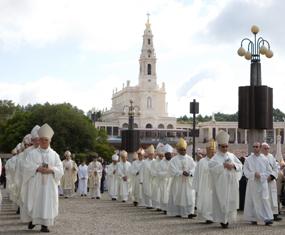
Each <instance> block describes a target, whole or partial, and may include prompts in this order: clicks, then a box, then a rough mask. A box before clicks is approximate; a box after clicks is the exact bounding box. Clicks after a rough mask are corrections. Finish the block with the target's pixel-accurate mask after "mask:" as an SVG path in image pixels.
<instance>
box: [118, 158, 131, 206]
mask: <svg viewBox="0 0 285 235" xmlns="http://www.w3.org/2000/svg"><path fill="white" fill-rule="evenodd" d="M130 167H131V163H130V162H128V161H126V162H119V163H118V166H117V170H118V177H119V196H120V198H121V199H122V200H124V201H127V200H128V196H129V193H130V186H129V184H130ZM123 177H127V180H123Z"/></svg>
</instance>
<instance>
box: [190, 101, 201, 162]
mask: <svg viewBox="0 0 285 235" xmlns="http://www.w3.org/2000/svg"><path fill="white" fill-rule="evenodd" d="M190 113H192V114H193V131H192V137H193V148H192V157H193V159H194V160H195V137H196V114H198V113H199V103H198V102H196V100H195V99H193V102H190Z"/></svg>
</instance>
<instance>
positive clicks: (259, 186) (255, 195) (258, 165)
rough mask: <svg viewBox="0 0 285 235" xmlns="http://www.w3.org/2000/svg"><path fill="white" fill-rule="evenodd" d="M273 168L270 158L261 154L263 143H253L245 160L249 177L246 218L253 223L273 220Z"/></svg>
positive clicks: (245, 172) (246, 195) (245, 209)
mask: <svg viewBox="0 0 285 235" xmlns="http://www.w3.org/2000/svg"><path fill="white" fill-rule="evenodd" d="M271 174H272V170H271V167H270V164H269V161H268V159H267V158H266V157H265V156H264V155H263V154H261V144H260V143H259V142H255V143H254V144H253V153H252V154H251V155H250V156H249V157H247V158H246V160H245V162H244V175H245V177H246V178H247V179H248V181H247V185H246V194H245V205H244V219H245V220H247V221H250V222H251V223H252V224H257V222H258V221H262V222H264V223H265V225H271V224H272V223H273V222H272V220H273V213H272V210H271V205H270V200H269V199H270V198H269V189H268V179H270V178H271Z"/></svg>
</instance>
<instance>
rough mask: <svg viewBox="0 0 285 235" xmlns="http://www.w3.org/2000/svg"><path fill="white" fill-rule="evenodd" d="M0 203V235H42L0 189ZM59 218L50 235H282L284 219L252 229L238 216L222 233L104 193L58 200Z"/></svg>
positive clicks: (216, 227)
mask: <svg viewBox="0 0 285 235" xmlns="http://www.w3.org/2000/svg"><path fill="white" fill-rule="evenodd" d="M2 194H3V202H2V206H1V208H0V234H1V235H2V234H3V235H8V234H9V235H14V234H41V233H40V232H39V229H40V226H36V227H35V228H34V229H33V230H28V229H27V225H26V224H24V223H21V221H20V220H19V216H18V215H16V214H15V211H16V207H15V205H13V204H12V203H11V202H10V201H9V200H8V198H7V194H6V192H5V191H4V192H3V189H2ZM59 205H60V214H59V216H58V218H57V220H56V224H55V226H53V227H50V230H51V232H50V233H49V234H63V235H65V234H70V235H77V234H84V235H88V234H96V235H101V234H104V235H105V234H106V235H107V234H108V235H113V234H114V235H128V234H130V235H138V234H146V235H152V234H153V235H160V234H161V235H168V234H169V235H174V234H175V235H177V234H213V235H214V234H219V235H220V234H239V235H242V234H247V235H251V234H259V235H263V234H264V235H265V234H266V235H274V234H278V235H283V234H285V216H284V215H282V217H283V220H282V221H281V222H278V223H274V224H273V226H264V225H257V226H253V225H250V224H248V223H245V222H244V221H242V214H239V215H238V221H237V223H236V224H231V225H230V228H229V229H221V228H220V225H219V224H211V225H206V224H203V223H202V222H201V221H198V220H197V219H181V218H174V217H168V216H166V215H164V214H162V213H161V212H158V211H155V210H148V209H145V208H140V207H139V208H138V207H134V206H133V205H132V204H131V203H130V202H127V203H122V202H118V201H111V200H109V198H108V197H107V194H106V193H104V195H103V197H102V199H101V200H96V199H95V200H94V199H93V200H92V199H89V198H80V197H78V196H75V197H73V198H70V199H64V198H60V204H59Z"/></svg>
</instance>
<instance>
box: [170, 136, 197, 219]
mask: <svg viewBox="0 0 285 235" xmlns="http://www.w3.org/2000/svg"><path fill="white" fill-rule="evenodd" d="M176 149H177V152H178V154H177V155H176V156H175V157H173V158H172V159H171V160H170V166H169V170H170V175H171V176H172V182H171V186H170V191H169V201H168V209H167V215H169V216H177V217H183V218H193V217H195V216H196V215H195V214H194V209H195V199H194V197H193V185H192V180H193V175H194V172H195V166H196V163H195V162H194V160H193V158H192V157H190V156H189V155H187V153H186V149H187V143H186V141H185V140H184V139H183V138H180V139H179V141H178V143H177V145H176Z"/></svg>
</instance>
